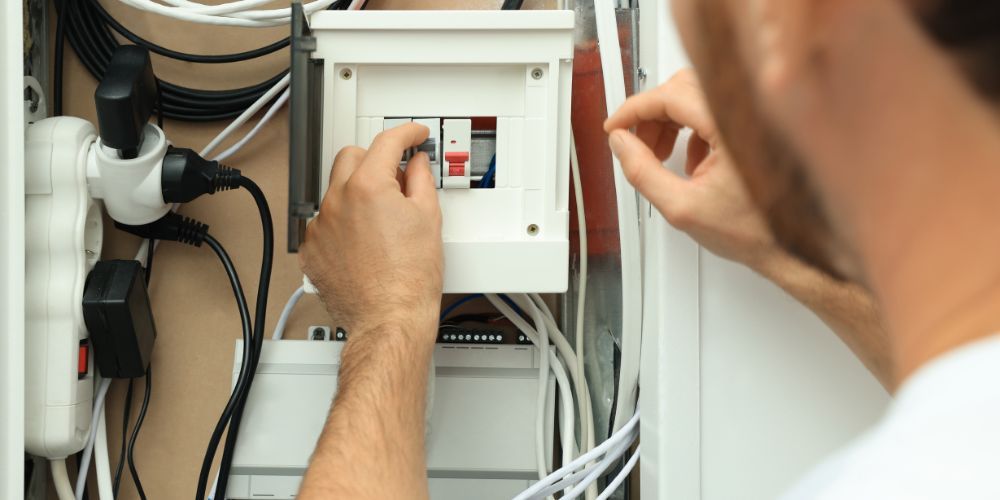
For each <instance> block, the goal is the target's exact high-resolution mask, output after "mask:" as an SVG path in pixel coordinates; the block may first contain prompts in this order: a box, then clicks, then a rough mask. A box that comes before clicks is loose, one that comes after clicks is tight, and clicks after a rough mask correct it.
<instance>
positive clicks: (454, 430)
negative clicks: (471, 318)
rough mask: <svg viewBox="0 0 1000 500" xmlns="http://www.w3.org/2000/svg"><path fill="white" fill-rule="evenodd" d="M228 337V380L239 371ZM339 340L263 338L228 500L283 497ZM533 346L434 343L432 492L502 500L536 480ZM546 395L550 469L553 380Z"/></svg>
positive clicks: (316, 429)
mask: <svg viewBox="0 0 1000 500" xmlns="http://www.w3.org/2000/svg"><path fill="white" fill-rule="evenodd" d="M241 345H242V343H237V349H236V355H235V364H234V366H233V382H234V383H235V381H236V378H237V376H238V373H239V366H240V361H241V357H242V352H241V350H240V349H241ZM343 345H344V343H343V342H338V341H324V340H305V341H303V340H280V341H267V342H264V347H263V351H262V353H261V358H260V364H259V366H258V368H257V376H256V378H255V379H254V384H253V388H252V389H251V391H250V398H249V400H248V402H247V408H246V413H245V414H244V417H243V422H242V424H241V426H240V439H239V441H238V442H237V443H236V449H235V453H234V455H233V467H232V473H231V476H230V481H229V489H228V491H227V492H226V495H227V497H228V498H231V499H252V498H269V499H273V500H280V499H292V498H294V497H295V494H296V492H297V491H298V489H299V485H300V484H301V481H302V475H303V473H304V472H305V469H306V466H307V465H308V463H309V457H310V456H312V452H313V449H314V448H315V447H316V441H317V440H318V439H319V436H320V433H321V432H322V430H323V425H324V423H325V422H326V418H327V415H328V414H329V412H330V405H331V403H332V402H333V399H334V397H335V395H336V392H337V372H338V371H339V369H340V352H341V349H342V348H343ZM537 353H538V351H537V349H535V347H534V346H526V345H438V346H437V347H435V352H434V364H435V374H434V376H433V377H431V382H430V388H429V393H430V395H429V399H428V405H429V406H428V410H429V411H428V417H427V418H428V420H427V428H426V429H427V430H426V443H427V476H428V480H429V486H430V492H431V498H432V499H433V500H464V499H467V498H470V496H469V492H470V491H475V492H476V493H475V495H474V497H475V498H477V499H481V500H491V499H493V500H506V499H509V498H511V497H513V496H514V495H516V494H517V493H519V492H521V491H523V490H524V489H526V488H527V487H528V486H529V485H530V484H531V483H532V482H534V481H536V480H537V479H538V476H537V474H538V473H537V472H536V458H535V418H536V417H535V415H536V410H537V408H538V401H537V394H538V393H537V388H538V372H539V370H538V354H537ZM548 384H549V390H548V395H549V396H548V399H547V400H546V402H545V415H546V417H545V419H544V424H545V429H546V431H545V432H546V438H545V442H546V443H550V444H549V445H547V448H546V450H545V456H546V457H547V460H549V466H550V467H551V463H552V462H551V459H552V446H551V443H552V438H553V435H552V429H553V428H554V425H553V419H554V408H555V406H554V405H555V398H554V396H555V383H554V379H553V378H552V377H551V374H550V375H549V379H548Z"/></svg>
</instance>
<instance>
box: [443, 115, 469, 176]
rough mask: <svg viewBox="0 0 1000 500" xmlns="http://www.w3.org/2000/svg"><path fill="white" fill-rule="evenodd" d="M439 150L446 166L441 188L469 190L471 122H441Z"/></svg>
mask: <svg viewBox="0 0 1000 500" xmlns="http://www.w3.org/2000/svg"><path fill="white" fill-rule="evenodd" d="M441 125H442V127H441V129H442V138H441V149H442V151H443V153H444V161H445V162H446V163H447V164H448V168H447V169H442V170H443V172H442V173H443V174H444V175H443V176H442V178H441V187H442V188H444V189H469V188H470V187H471V186H472V178H471V172H470V170H472V169H471V168H470V166H469V158H470V156H471V151H472V120H470V119H468V118H465V119H447V120H442V124H441Z"/></svg>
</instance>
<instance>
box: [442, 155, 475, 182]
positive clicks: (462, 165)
mask: <svg viewBox="0 0 1000 500" xmlns="http://www.w3.org/2000/svg"><path fill="white" fill-rule="evenodd" d="M444 161H446V162H448V175H449V176H452V177H464V176H465V169H466V164H467V163H468V161H469V152H468V151H453V152H450V153H445V154H444Z"/></svg>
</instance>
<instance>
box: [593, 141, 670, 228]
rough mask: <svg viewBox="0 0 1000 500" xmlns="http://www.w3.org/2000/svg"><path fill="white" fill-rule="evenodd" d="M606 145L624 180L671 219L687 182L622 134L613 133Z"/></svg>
mask: <svg viewBox="0 0 1000 500" xmlns="http://www.w3.org/2000/svg"><path fill="white" fill-rule="evenodd" d="M608 143H609V144H610V145H611V151H613V152H614V154H615V156H617V157H618V161H619V162H621V166H622V173H624V174H625V178H626V179H628V181H629V182H630V183H631V184H632V185H633V186H635V188H636V189H637V190H638V191H639V192H640V193H642V195H643V196H645V197H646V199H647V200H649V202H650V203H652V204H653V206H655V207H656V209H657V210H659V211H660V213H661V214H663V216H664V217H666V218H667V219H670V218H671V217H670V214H672V213H674V212H675V211H676V210H677V207H678V205H679V203H680V201H681V198H683V196H684V189H685V188H686V187H687V183H688V181H687V180H685V179H682V178H681V177H680V176H678V175H677V174H675V173H673V172H671V171H670V170H668V169H667V168H665V167H664V166H663V163H662V162H661V161H660V159H659V158H657V157H656V154H654V153H653V151H652V150H651V149H649V146H647V145H646V144H645V143H644V142H642V140H640V139H639V138H638V137H636V136H635V135H633V134H631V133H629V132H627V131H625V130H615V131H612V132H611V137H610V139H609V141H608Z"/></svg>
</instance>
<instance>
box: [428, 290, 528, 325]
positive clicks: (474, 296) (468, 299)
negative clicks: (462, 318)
mask: <svg viewBox="0 0 1000 500" xmlns="http://www.w3.org/2000/svg"><path fill="white" fill-rule="evenodd" d="M498 295H499V296H500V299H502V300H503V301H504V302H506V303H507V305H509V306H510V307H512V308H513V309H514V310H515V311H517V313H518V314H520V315H521V316H524V311H522V310H521V308H520V307H517V304H515V303H514V301H513V300H511V298H510V297H508V296H507V294H505V293H501V294H498ZM485 297H486V296H485V295H483V294H481V293H474V294H471V295H466V296H465V297H462V298H460V299H458V300H456V301H455V302H452V303H451V304H449V305H448V307H446V308H444V310H443V311H441V318H440V321H444V320H445V319H447V318H448V316H450V315H451V313H453V312H455V310H456V309H458V308H459V307H462V306H463V305H464V304H468V303H469V302H472V301H473V300H476V299H482V298H485Z"/></svg>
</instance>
